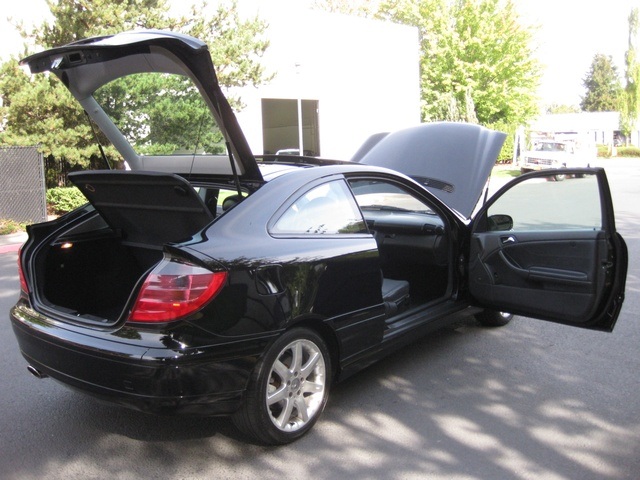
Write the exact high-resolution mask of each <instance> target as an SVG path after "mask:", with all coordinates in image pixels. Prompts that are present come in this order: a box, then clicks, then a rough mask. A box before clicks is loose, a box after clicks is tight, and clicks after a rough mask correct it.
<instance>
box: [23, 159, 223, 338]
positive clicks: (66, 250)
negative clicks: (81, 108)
mask: <svg viewBox="0 0 640 480" xmlns="http://www.w3.org/2000/svg"><path fill="white" fill-rule="evenodd" d="M69 178H70V180H71V181H72V182H73V183H74V184H75V185H76V186H77V187H78V188H79V189H80V190H81V191H82V193H83V194H84V195H85V196H86V197H87V199H88V200H89V201H90V202H91V204H92V205H93V206H94V208H95V210H96V212H97V213H94V214H93V218H90V219H85V220H84V221H83V222H74V223H72V224H71V225H69V226H68V227H67V228H63V229H59V230H58V231H57V234H56V235H55V236H52V237H50V239H49V240H48V242H46V243H43V244H42V247H41V248H39V249H38V251H37V252H36V254H35V256H34V265H35V269H34V271H35V272H36V275H37V276H38V277H39V279H38V281H37V282H36V284H38V285H40V286H41V287H42V288H41V290H40V291H39V292H38V299H39V302H38V303H39V305H40V306H41V307H43V308H45V309H47V310H49V312H55V313H57V314H58V315H62V317H63V318H67V319H69V320H71V321H73V322H74V323H83V324H96V325H99V326H105V325H111V324H115V323H117V322H118V321H119V320H120V319H122V318H123V317H125V316H126V314H127V307H128V306H130V304H131V302H132V301H133V300H134V297H135V292H136V291H137V286H138V285H139V284H140V282H141V280H142V279H143V278H144V277H145V276H146V274H147V272H148V271H149V270H150V269H151V268H153V267H154V266H155V265H156V264H157V263H158V262H160V260H162V258H163V245H164V244H166V243H178V242H182V241H186V240H189V239H190V238H191V237H192V236H193V235H195V234H197V233H198V232H200V231H201V230H202V229H203V228H204V227H205V226H207V225H208V224H209V223H211V221H212V220H213V219H214V216H213V214H211V213H210V212H209V210H208V209H207V207H206V205H205V204H204V202H203V201H202V199H201V198H200V197H199V196H198V194H197V192H196V191H195V190H194V189H193V187H192V186H191V185H190V184H189V183H188V182H187V181H186V180H185V179H184V178H182V177H180V176H177V175H173V174H166V173H156V172H129V171H90V172H77V173H71V174H70V175H69ZM98 214H99V216H100V217H101V219H100V218H97V215H98ZM61 220H63V219H61Z"/></svg>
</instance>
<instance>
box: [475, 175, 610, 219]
mask: <svg viewBox="0 0 640 480" xmlns="http://www.w3.org/2000/svg"><path fill="white" fill-rule="evenodd" d="M487 215H488V229H489V230H496V231H500V230H510V229H512V230H516V231H541V230H585V229H587V230H600V229H601V228H602V213H601V211H600V191H599V188H598V179H597V177H596V176H595V175H593V174H585V175H584V176H581V177H576V178H566V179H565V180H564V181H557V180H556V176H555V175H553V174H549V176H547V177H537V178H532V179H530V180H527V181H525V182H523V183H519V184H517V185H515V186H514V187H513V188H511V189H510V190H508V191H507V192H505V193H504V194H503V195H502V196H501V197H500V198H499V199H498V200H496V202H495V203H494V204H493V205H491V206H490V207H489V210H488V211H487Z"/></svg>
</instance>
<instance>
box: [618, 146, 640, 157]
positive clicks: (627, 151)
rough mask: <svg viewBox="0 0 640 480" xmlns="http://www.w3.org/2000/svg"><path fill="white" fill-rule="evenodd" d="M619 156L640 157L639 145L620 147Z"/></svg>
mask: <svg viewBox="0 0 640 480" xmlns="http://www.w3.org/2000/svg"><path fill="white" fill-rule="evenodd" d="M617 150H618V157H640V148H638V147H618V148H617Z"/></svg>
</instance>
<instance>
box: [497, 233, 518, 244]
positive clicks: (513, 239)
mask: <svg viewBox="0 0 640 480" xmlns="http://www.w3.org/2000/svg"><path fill="white" fill-rule="evenodd" d="M511 243H516V237H514V236H513V235H509V236H507V237H500V245H509V244H511Z"/></svg>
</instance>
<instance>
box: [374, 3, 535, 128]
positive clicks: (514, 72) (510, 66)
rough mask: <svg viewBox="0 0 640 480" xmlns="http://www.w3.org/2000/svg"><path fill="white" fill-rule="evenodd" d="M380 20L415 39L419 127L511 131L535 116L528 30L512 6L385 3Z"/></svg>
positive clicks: (532, 71) (500, 4) (511, 4)
mask: <svg viewBox="0 0 640 480" xmlns="http://www.w3.org/2000/svg"><path fill="white" fill-rule="evenodd" d="M378 17H380V18H386V19H390V20H393V21H397V22H399V23H404V24H407V25H414V26H416V27H418V29H419V31H420V39H421V60H420V66H421V69H420V70H421V90H422V95H421V98H422V118H423V120H424V121H434V120H464V121H474V119H477V121H478V122H479V123H481V124H483V125H488V126H495V125H498V124H501V125H517V124H522V123H524V122H525V121H527V120H529V119H530V118H531V117H533V116H534V115H535V114H536V113H537V110H538V107H537V98H536V90H537V87H538V85H539V81H540V71H541V68H540V65H539V63H538V61H537V60H536V59H535V58H534V57H533V55H532V48H531V46H530V44H531V41H532V38H533V30H532V29H530V28H528V27H525V26H523V25H522V24H520V22H519V17H518V14H517V12H516V9H515V6H514V3H513V1H512V0H458V1H455V2H453V1H449V0H387V1H385V2H383V3H382V4H381V5H380V10H379V12H378Z"/></svg>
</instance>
